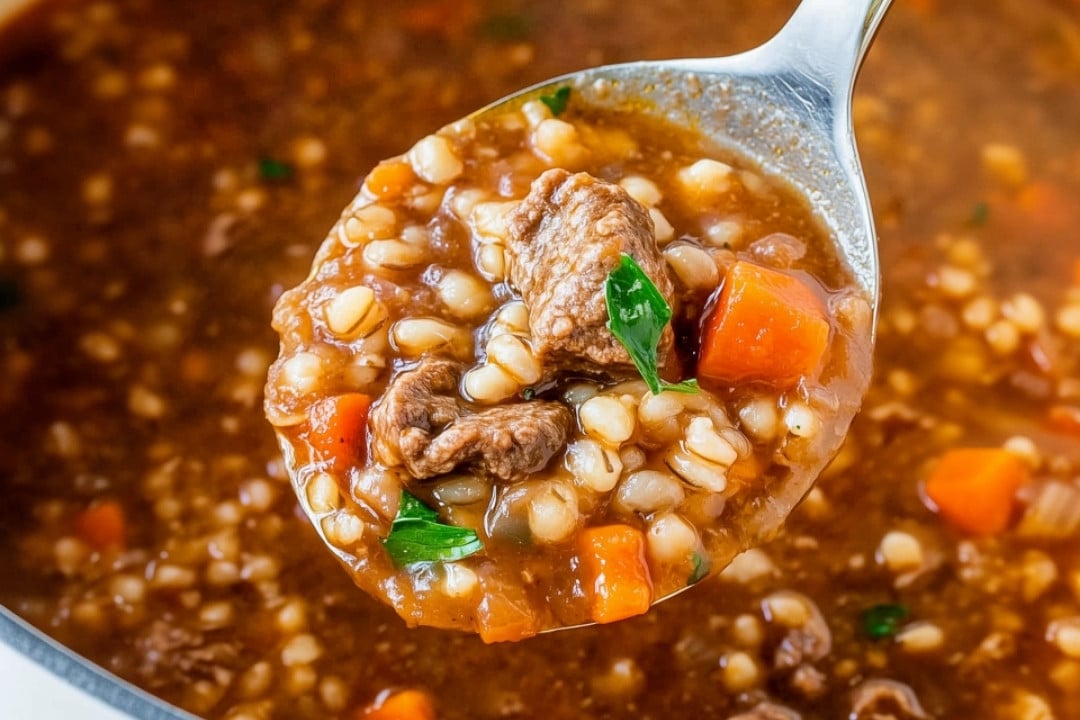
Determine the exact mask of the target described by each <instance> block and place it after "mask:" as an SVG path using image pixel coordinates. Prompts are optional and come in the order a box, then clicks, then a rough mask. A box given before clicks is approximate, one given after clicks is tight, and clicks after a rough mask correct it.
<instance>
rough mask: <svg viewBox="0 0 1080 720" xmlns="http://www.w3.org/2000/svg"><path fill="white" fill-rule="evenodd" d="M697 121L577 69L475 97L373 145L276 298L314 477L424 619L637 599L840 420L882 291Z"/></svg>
mask: <svg viewBox="0 0 1080 720" xmlns="http://www.w3.org/2000/svg"><path fill="white" fill-rule="evenodd" d="M701 144H702V143H701V142H694V140H693V138H689V137H685V138H684V137H680V135H679V134H678V133H675V132H674V131H673V130H671V129H669V128H666V127H661V126H656V127H653V126H650V124H649V123H645V122H643V121H642V120H641V119H634V118H633V116H631V115H620V114H618V113H614V112H612V113H608V114H599V115H597V114H596V113H595V112H593V113H586V112H583V111H582V109H579V104H578V103H576V102H575V101H574V99H573V98H572V96H571V94H570V88H569V87H564V88H558V89H556V90H555V91H554V92H553V93H552V94H551V95H541V96H540V97H539V98H537V99H533V100H529V101H528V102H525V103H524V104H523V105H522V106H521V108H520V109H512V110H507V111H505V112H501V113H499V114H496V115H494V116H492V115H485V116H483V117H480V118H476V119H473V118H467V119H465V120H461V121H458V122H456V123H454V124H452V125H450V126H449V127H446V128H444V129H442V130H440V131H439V132H438V133H436V134H433V135H428V136H427V137H425V138H423V139H421V140H419V141H418V142H417V143H416V144H415V145H413V147H412V148H411V149H410V150H409V151H408V152H407V153H405V155H403V156H400V157H397V158H393V159H390V160H386V161H384V162H381V163H380V164H379V165H377V166H376V167H375V168H374V169H373V170H372V171H371V173H370V174H369V175H368V176H367V178H366V179H365V180H364V182H363V187H362V190H361V192H360V194H359V195H358V196H357V197H356V198H355V199H354V201H353V202H352V203H351V204H350V205H349V207H348V208H347V209H346V210H345V212H344V213H343V215H342V217H341V219H340V220H339V221H338V223H337V224H336V225H335V226H334V228H333V229H332V230H331V231H330V234H329V237H328V238H327V239H326V241H325V242H324V243H323V245H322V247H321V248H320V249H319V251H318V253H317V255H316V260H315V265H314V267H313V268H312V270H311V273H310V275H309V277H308V278H307V280H305V281H304V283H302V284H301V285H300V286H299V287H298V288H296V289H294V290H290V291H288V292H286V293H285V294H284V295H283V296H282V298H281V300H280V301H279V303H278V305H277V307H276V308H275V313H274V324H275V327H276V328H277V330H278V331H279V332H280V333H281V335H282V351H281V357H280V358H279V359H278V361H277V362H276V363H275V364H274V366H273V367H272V368H271V370H270V380H269V384H268V388H267V416H268V417H269V419H270V421H271V422H272V423H273V424H274V425H275V426H276V427H277V428H278V430H279V433H280V436H281V439H282V442H283V445H284V447H285V456H286V458H288V462H289V464H290V466H291V467H290V471H291V473H292V474H293V475H294V477H295V480H296V485H297V490H298V492H299V494H300V497H301V503H302V504H303V505H304V508H305V510H306V511H307V512H308V514H309V515H310V516H311V517H312V519H313V521H314V522H316V523H317V526H318V529H319V530H320V534H321V535H322V536H323V537H324V539H325V540H326V541H327V542H328V543H329V544H330V546H331V547H332V548H333V549H334V550H335V552H336V554H337V555H338V556H339V557H340V558H341V559H342V561H343V563H344V564H345V565H346V567H347V568H348V569H349V570H350V572H351V573H352V574H353V576H354V578H355V580H356V582H357V583H358V584H359V585H360V586H361V587H363V588H364V589H366V590H368V591H369V592H371V593H372V594H375V595H376V596H378V597H380V598H381V599H383V600H384V601H385V602H388V603H390V604H392V605H393V606H394V607H395V609H396V610H397V611H398V612H399V614H401V615H402V617H404V618H405V619H406V620H407V621H409V622H410V623H411V624H425V625H437V626H443V627H457V628H464V629H468V630H475V631H476V632H479V634H480V636H481V637H482V638H483V639H484V640H486V641H489V642H490V641H500V640H518V639H521V638H524V637H529V636H531V635H534V634H535V633H537V632H538V631H540V630H543V629H546V628H551V627H560V626H567V625H580V624H582V623H585V622H589V621H596V622H601V623H608V622H614V621H617V620H622V619H625V618H627V617H631V616H633V615H639V614H641V613H643V612H645V611H646V610H648V608H649V606H650V605H651V604H652V602H653V600H654V599H656V598H663V597H665V596H667V595H669V594H671V593H673V592H677V591H679V590H682V589H684V588H685V587H687V586H688V585H692V584H695V583H697V582H699V581H701V580H702V579H704V578H705V577H707V576H708V574H709V571H710V569H712V568H713V566H714V565H715V566H718V567H721V568H722V567H723V566H724V565H726V564H727V562H728V561H729V560H730V559H731V558H732V557H734V555H735V554H736V553H738V552H739V551H741V550H743V549H745V547H746V546H747V544H749V543H751V542H755V541H758V540H760V539H761V538H758V537H757V536H756V535H754V533H753V532H752V531H751V529H750V528H749V527H746V526H749V525H751V521H755V522H757V523H762V522H763V521H762V520H760V519H758V518H753V517H751V516H752V515H760V514H766V515H777V514H780V513H782V512H783V511H782V510H781V509H780V507H779V506H780V503H775V504H774V503H772V502H771V498H772V496H773V495H775V494H777V493H778V492H780V488H781V487H782V486H784V485H791V484H795V483H801V484H802V487H803V489H804V491H805V489H807V488H808V487H809V482H808V481H809V480H812V478H813V477H814V476H816V475H817V473H818V472H820V470H821V469H822V468H823V467H824V465H825V463H826V462H827V461H828V459H829V458H830V457H831V456H832V453H833V452H835V450H836V449H837V448H838V447H839V444H840V442H841V440H842V439H843V436H844V433H845V431H846V429H847V426H848V423H849V422H850V420H851V417H852V414H853V412H854V410H855V409H856V408H857V407H858V404H859V402H860V400H861V390H862V389H863V388H865V380H866V377H867V375H868V370H869V369H868V364H869V352H868V347H869V336H870V325H871V309H870V304H869V302H868V301H867V299H866V298H865V297H864V296H863V295H862V293H861V291H860V290H859V289H858V288H857V287H855V286H854V283H853V282H852V280H851V278H850V275H849V274H848V273H847V271H846V269H845V268H844V267H843V266H842V263H841V262H840V261H839V259H838V258H837V255H836V249H835V247H834V245H833V242H832V240H831V238H830V237H829V236H828V235H827V234H825V233H824V232H823V231H822V230H821V229H820V228H819V227H818V226H817V223H816V222H815V221H814V219H813V217H812V215H811V213H810V211H809V209H808V208H807V206H806V204H805V202H802V201H800V200H799V199H797V198H796V197H795V196H793V194H792V192H791V191H790V190H787V189H786V188H785V187H784V186H783V185H782V184H781V183H779V182H777V181H774V180H773V181H770V179H768V178H766V177H764V176H762V175H761V174H759V173H758V172H756V171H754V170H753V169H751V168H748V167H740V166H739V164H737V163H735V161H734V160H731V158H728V159H729V160H731V161H732V164H729V163H728V162H722V161H720V160H717V159H715V158H713V157H702V156H701V151H700V150H697V149H695V148H696V147H698V146H701ZM694 376H696V378H695V377H694ZM665 377H667V378H670V380H671V381H670V382H669V381H667V380H664V379H663V378H665ZM688 378H689V379H688ZM782 519H783V517H782V516H781V517H778V518H776V519H774V520H773V521H772V522H771V523H769V525H770V526H772V525H775V524H777V523H778V522H779V521H782Z"/></svg>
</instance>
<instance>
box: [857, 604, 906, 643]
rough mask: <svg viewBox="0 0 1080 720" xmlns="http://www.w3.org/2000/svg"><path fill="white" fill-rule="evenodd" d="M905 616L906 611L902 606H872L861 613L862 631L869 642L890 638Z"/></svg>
mask: <svg viewBox="0 0 1080 720" xmlns="http://www.w3.org/2000/svg"><path fill="white" fill-rule="evenodd" d="M907 616H908V609H907V607H906V606H904V605H894V604H890V603H885V604H882V605H874V606H873V607H871V608H867V609H866V610H864V611H863V613H862V629H863V632H864V633H866V636H867V637H869V638H870V639H871V640H883V639H885V638H890V637H892V636H893V635H895V634H896V631H897V630H899V629H900V623H901V622H902V621H903V620H904V618H906V617H907Z"/></svg>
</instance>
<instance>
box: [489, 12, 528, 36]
mask: <svg viewBox="0 0 1080 720" xmlns="http://www.w3.org/2000/svg"><path fill="white" fill-rule="evenodd" d="M479 30H480V34H481V35H482V36H484V37H486V38H490V39H491V40H502V41H513V40H524V39H525V38H527V37H528V36H529V19H528V18H527V17H525V16H524V15H509V14H507V15H490V16H488V17H487V18H485V19H484V21H483V22H481V23H480V28H479Z"/></svg>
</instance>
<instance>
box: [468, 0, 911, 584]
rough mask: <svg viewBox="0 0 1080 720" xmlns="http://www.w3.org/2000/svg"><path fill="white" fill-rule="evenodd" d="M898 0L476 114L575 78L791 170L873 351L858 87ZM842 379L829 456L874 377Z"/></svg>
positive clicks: (870, 242) (786, 488)
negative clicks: (854, 294) (854, 297)
mask: <svg viewBox="0 0 1080 720" xmlns="http://www.w3.org/2000/svg"><path fill="white" fill-rule="evenodd" d="M890 4H891V0H803V2H802V3H801V4H800V5H799V7H798V8H797V9H796V10H795V13H794V14H793V15H792V16H791V18H790V20H788V22H787V24H786V25H785V26H784V27H783V28H782V29H781V30H780V32H779V33H777V34H776V35H775V36H774V37H773V38H772V39H770V40H769V41H768V42H766V43H765V44H763V45H760V46H759V47H757V48H754V49H753V50H749V51H747V52H744V53H741V54H739V55H733V56H729V57H721V58H705V59H683V60H665V61H652V62H632V63H625V64H619V65H605V66H602V67H597V68H592V69H589V70H584V71H581V72H576V73H571V74H568V75H563V76H561V77H557V78H553V79H551V80H547V81H545V82H542V83H539V84H537V85H534V86H532V87H529V88H526V89H524V90H521V91H519V92H517V93H514V94H513V95H509V96H507V97H505V98H503V99H501V100H499V101H497V102H495V103H492V104H491V105H488V106H487V107H485V108H481V109H480V110H478V111H477V112H476V113H474V114H473V115H472V117H473V118H482V117H485V116H489V115H497V114H499V113H501V112H504V111H506V110H508V109H510V108H513V107H516V106H519V105H521V104H522V103H524V102H525V101H527V100H530V99H533V98H536V97H539V96H541V95H550V94H551V93H552V92H553V91H554V90H556V89H558V88H561V87H564V86H569V87H570V88H571V90H572V96H573V98H574V101H573V102H574V103H575V105H576V104H578V103H580V104H582V105H584V106H586V107H590V108H596V109H600V110H610V111H616V112H631V113H633V114H635V115H639V116H645V117H647V118H650V119H655V120H659V121H662V122H664V123H666V124H669V125H673V126H675V127H676V128H686V129H689V130H691V131H692V132H694V133H696V134H698V135H699V136H701V137H702V138H703V139H704V140H705V141H707V142H709V143H713V144H715V145H717V146H719V147H721V148H725V149H727V150H729V151H731V152H733V153H734V154H735V155H737V156H741V157H742V158H744V159H745V160H746V161H748V162H749V163H751V164H752V165H755V166H757V167H758V168H759V169H760V170H761V171H762V172H763V174H765V175H769V176H772V177H774V178H778V179H780V180H782V181H783V182H785V183H786V184H788V185H789V186H791V187H793V188H794V190H795V191H796V192H797V193H799V194H800V195H801V196H803V197H804V198H806V200H807V201H808V202H809V204H810V207H811V209H812V210H813V211H814V213H815V214H816V215H817V217H818V219H819V220H820V221H821V222H822V223H823V224H824V225H825V227H826V228H827V229H828V231H829V232H830V233H831V235H832V236H833V239H834V242H835V245H836V247H837V249H838V251H839V254H840V256H841V257H842V259H843V260H844V261H845V262H846V264H847V266H848V269H849V270H850V272H851V274H852V277H853V279H854V281H855V282H856V283H858V285H859V286H860V287H861V288H862V290H863V292H864V293H865V297H866V298H867V299H868V300H869V302H870V307H871V310H872V317H871V318H870V324H869V328H868V330H869V336H868V337H866V338H864V339H863V340H864V344H863V345H861V346H859V347H857V348H855V352H860V353H862V354H863V355H865V359H866V362H867V363H869V355H870V352H871V350H872V346H873V332H874V328H875V327H876V325H877V307H878V295H879V285H880V270H879V266H878V253H877V236H876V233H875V231H874V220H873V215H872V213H871V208H870V199H869V195H868V193H867V190H866V181H865V179H864V177H863V172H862V166H861V165H860V163H859V155H858V151H857V150H856V147H855V133H854V129H853V127H852V120H851V98H852V91H853V87H854V84H855V78H856V76H857V74H858V71H859V67H860V66H861V64H862V60H863V57H864V56H865V54H866V51H867V49H868V48H869V46H870V42H871V40H872V39H873V36H874V34H875V32H876V31H877V28H878V25H879V24H880V22H881V20H882V18H883V17H884V16H885V13H886V11H887V10H888V8H889V5H890ZM832 382H833V386H832V388H831V389H832V390H834V391H836V392H837V395H838V396H839V397H841V398H849V399H850V400H849V401H848V402H847V403H846V404H843V403H844V401H843V400H842V401H841V402H842V406H841V407H840V408H838V415H837V417H838V422H837V424H836V433H835V434H833V435H831V436H829V437H827V438H823V439H822V440H821V443H820V445H819V446H818V447H817V448H816V452H819V453H820V455H821V457H824V458H826V459H828V458H831V457H832V456H833V455H834V454H835V453H836V451H837V450H838V449H839V447H840V445H841V444H842V442H843V439H844V435H845V434H846V431H847V429H848V427H849V425H850V422H851V420H852V419H853V418H854V416H855V414H856V413H857V411H858V409H859V404H860V403H861V398H862V396H863V395H864V394H865V392H866V389H867V387H868V385H869V377H868V376H862V377H857V378H847V379H833V381H832ZM823 469H824V464H823V465H822V466H821V467H816V468H810V467H799V468H791V471H790V474H789V476H788V477H786V478H785V479H784V480H783V481H782V482H777V483H775V484H773V485H772V486H771V487H770V491H769V497H768V498H767V499H766V500H764V501H761V502H759V503H757V504H755V505H753V506H751V507H749V508H747V509H744V510H743V511H742V512H741V513H740V514H739V515H738V516H737V517H734V518H732V520H733V527H732V528H731V529H730V530H729V531H726V533H727V535H728V537H727V538H726V542H725V543H722V544H720V545H718V546H717V547H715V548H714V549H713V550H712V558H711V559H712V563H713V566H714V567H716V568H719V567H723V566H724V565H726V564H727V563H728V562H730V560H731V559H732V558H733V557H734V555H735V554H737V553H738V552H741V551H742V550H745V549H746V548H749V547H753V546H755V545H759V544H761V543H763V542H765V541H767V540H769V539H771V538H772V537H774V536H775V535H776V534H777V533H778V532H779V530H780V529H781V527H782V526H783V523H784V521H785V520H786V519H787V516H788V515H789V514H790V513H791V511H792V510H793V509H794V508H795V506H796V505H798V503H799V502H800V501H801V500H802V499H803V497H804V496H805V495H806V493H807V492H809V490H810V489H811V487H813V484H814V482H815V481H816V480H817V477H818V475H819V474H820V473H821V471H822V470H823ZM685 589H686V588H683V590H685ZM683 590H678V591H676V592H674V593H671V594H669V595H667V596H666V597H663V598H658V599H657V600H656V602H660V601H662V600H666V599H668V598H670V597H673V596H674V595H677V594H679V593H681V592H682V591H683Z"/></svg>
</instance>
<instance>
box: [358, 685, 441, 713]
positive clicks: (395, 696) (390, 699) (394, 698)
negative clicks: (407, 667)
mask: <svg viewBox="0 0 1080 720" xmlns="http://www.w3.org/2000/svg"><path fill="white" fill-rule="evenodd" d="M357 720H435V704H434V703H432V701H431V696H429V695H428V694H427V693H426V692H423V691H421V690H400V691H398V692H396V693H392V694H390V695H387V696H386V697H385V698H382V699H381V700H378V701H376V702H374V703H372V704H371V705H368V706H367V707H366V708H364V709H363V710H362V711H361V712H360V713H359V714H358V715H357Z"/></svg>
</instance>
